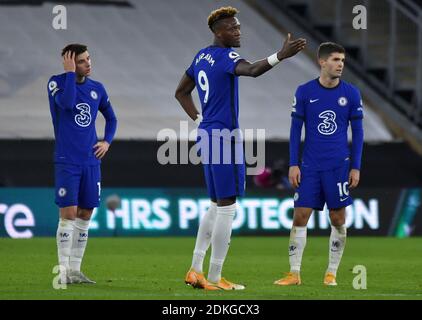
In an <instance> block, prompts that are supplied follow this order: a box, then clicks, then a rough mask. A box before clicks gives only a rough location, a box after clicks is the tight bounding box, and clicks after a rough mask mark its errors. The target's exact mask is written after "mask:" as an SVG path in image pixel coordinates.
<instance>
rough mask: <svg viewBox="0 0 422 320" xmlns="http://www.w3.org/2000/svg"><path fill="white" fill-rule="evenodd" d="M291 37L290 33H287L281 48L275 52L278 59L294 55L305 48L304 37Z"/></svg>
mask: <svg viewBox="0 0 422 320" xmlns="http://www.w3.org/2000/svg"><path fill="white" fill-rule="evenodd" d="M291 37H292V35H291V34H290V33H288V34H287V39H286V40H285V41H284V44H283V48H282V49H281V50H280V51H279V52H278V54H277V57H278V59H279V60H282V59H286V58H289V57H291V56H294V55H295V54H296V53H298V52H299V51H301V50H303V49H304V48H305V46H306V39H303V38H299V39H296V40H292V39H291Z"/></svg>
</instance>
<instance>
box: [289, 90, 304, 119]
mask: <svg viewBox="0 0 422 320" xmlns="http://www.w3.org/2000/svg"><path fill="white" fill-rule="evenodd" d="M292 117H295V118H300V119H305V98H304V94H303V89H302V87H301V86H299V87H298V88H297V89H296V93H295V96H294V97H293V103H292Z"/></svg>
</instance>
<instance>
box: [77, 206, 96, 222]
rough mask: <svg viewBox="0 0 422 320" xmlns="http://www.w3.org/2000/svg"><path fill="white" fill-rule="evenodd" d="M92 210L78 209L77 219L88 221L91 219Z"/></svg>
mask: <svg viewBox="0 0 422 320" xmlns="http://www.w3.org/2000/svg"><path fill="white" fill-rule="evenodd" d="M93 211H94V210H93V209H82V208H78V218H79V219H82V220H89V219H91V216H92V212H93Z"/></svg>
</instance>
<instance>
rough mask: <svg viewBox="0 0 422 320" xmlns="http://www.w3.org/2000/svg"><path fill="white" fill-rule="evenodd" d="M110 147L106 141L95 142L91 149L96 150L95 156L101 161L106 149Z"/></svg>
mask: <svg viewBox="0 0 422 320" xmlns="http://www.w3.org/2000/svg"><path fill="white" fill-rule="evenodd" d="M109 147H110V145H109V143H108V142H107V141H99V142H97V143H96V144H95V145H94V146H93V148H94V149H96V150H95V156H96V157H97V158H98V159H102V158H103V157H104V155H105V154H106V153H107V151H108V148H109Z"/></svg>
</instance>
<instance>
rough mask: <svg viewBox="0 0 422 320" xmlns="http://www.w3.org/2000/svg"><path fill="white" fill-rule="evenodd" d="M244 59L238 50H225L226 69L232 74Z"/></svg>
mask: <svg viewBox="0 0 422 320" xmlns="http://www.w3.org/2000/svg"><path fill="white" fill-rule="evenodd" d="M242 60H244V59H243V58H242V57H241V56H240V54H238V53H237V52H236V51H234V50H232V49H230V50H228V51H225V52H224V57H223V62H224V71H225V72H227V73H230V74H235V70H236V66H237V65H238V63H239V62H240V61H242Z"/></svg>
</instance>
